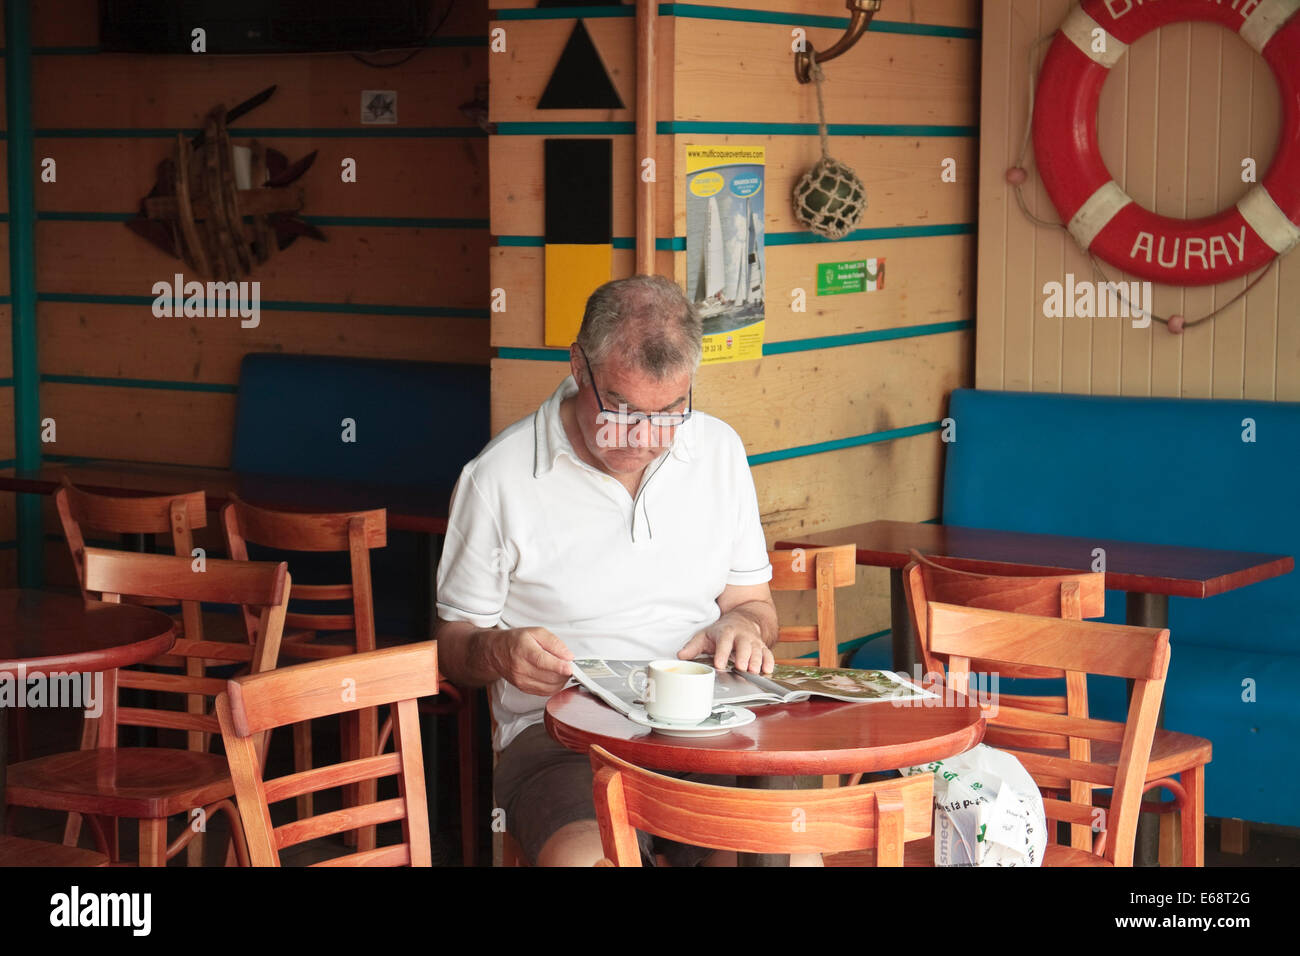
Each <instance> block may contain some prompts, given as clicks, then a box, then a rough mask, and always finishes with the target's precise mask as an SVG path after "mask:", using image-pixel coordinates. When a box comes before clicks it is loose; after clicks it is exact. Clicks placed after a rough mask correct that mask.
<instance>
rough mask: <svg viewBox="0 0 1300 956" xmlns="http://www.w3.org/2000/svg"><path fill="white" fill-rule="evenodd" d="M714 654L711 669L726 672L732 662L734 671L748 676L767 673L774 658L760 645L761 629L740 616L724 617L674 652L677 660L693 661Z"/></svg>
mask: <svg viewBox="0 0 1300 956" xmlns="http://www.w3.org/2000/svg"><path fill="white" fill-rule="evenodd" d="M708 653H712V654H713V666H714V667H716V668H717V669H718V670H726V669H727V661H728V660H734V661H735V665H736V670H738V671H749V672H750V673H751V674H770V673H772V668H773V667H774V666H775V659H774V658H773V657H772V652H771V651H770V650H769V649H768V647H767V645H766V644H764V643H763V635H762V628H760V627H759V625H758V624H757V623H756V622H755V621H753V620H751V619H750V618H748V617H746V616H745V615H743V614H736V613H730V614H724V615H722V617H720V618H718V619H717V620H716V621H714V622H713V623H712V624H710V625H709V626H708V627H706V628H705V629H704V630H702V631H700V632H699V633H698V634H696V635H695V636H694V637H692V638H691V639H690V640H689V641H687V642H686V646H685V647H683V648H682V649H681V650H680V651H678V652H677V657H678V659H679V660H685V661H689V660H693V659H695V658H696V657H698V656H699V655H701V654H708Z"/></svg>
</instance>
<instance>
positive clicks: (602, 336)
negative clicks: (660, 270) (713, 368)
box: [578, 275, 704, 379]
mask: <svg viewBox="0 0 1300 956" xmlns="http://www.w3.org/2000/svg"><path fill="white" fill-rule="evenodd" d="M578 345H580V346H582V350H583V351H584V352H586V353H587V358H589V359H590V360H591V364H592V365H599V364H600V363H601V362H602V361H604V360H605V358H607V357H608V356H609V355H610V353H612V352H613V351H614V350H615V349H617V350H619V351H620V352H622V353H623V355H624V356H625V357H626V358H627V359H628V361H630V362H631V363H632V365H633V366H635V367H636V368H638V369H640V370H642V371H644V372H647V373H648V374H650V375H653V376H654V377H655V378H657V379H664V378H667V377H668V376H670V375H673V374H675V373H680V372H684V371H689V372H691V373H692V374H694V372H695V369H696V368H698V367H699V364H700V358H701V357H702V355H703V352H704V346H703V341H702V326H701V323H700V317H699V316H698V315H697V314H696V312H695V308H694V306H692V305H691V303H690V300H689V299H687V298H686V296H685V295H683V294H682V290H681V289H680V288H678V287H677V283H675V282H673V281H672V280H671V279H668V278H665V277H664V276H645V275H640V276H633V277H632V278H630V279H615V280H614V281H613V282H606V283H605V284H604V285H602V286H601V287H600V288H599V289H597V290H596V291H595V292H593V293H592V294H591V297H590V298H588V299H587V309H586V311H585V312H584V313H583V316H582V328H581V329H579V330H578Z"/></svg>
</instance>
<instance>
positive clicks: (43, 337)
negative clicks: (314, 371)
mask: <svg viewBox="0 0 1300 956" xmlns="http://www.w3.org/2000/svg"><path fill="white" fill-rule="evenodd" d="M487 324H488V322H487V319H483V318H444V317H441V316H427V315H350V314H345V313H330V312H280V311H267V312H263V313H262V322H261V324H260V325H259V326H258V327H257V328H252V329H245V328H241V327H240V324H239V321H238V320H235V321H229V320H226V319H220V318H216V319H207V318H202V319H194V318H189V319H186V318H174V319H167V318H162V319H159V318H155V317H154V316H153V313H152V312H151V311H150V309H149V307H148V306H134V305H124V306H121V305H108V306H105V305H86V304H81V303H62V302H60V303H47V304H45V305H43V306H41V321H40V329H39V331H40V341H39V346H38V351H39V353H40V354H41V355H42V356H43V358H42V362H41V365H42V368H43V370H44V372H45V373H46V374H48V375H84V376H95V377H103V378H128V379H158V378H163V379H166V380H168V381H175V382H204V383H211V384H223V385H234V384H236V383H237V382H238V381H239V363H240V360H241V359H242V358H243V357H244V355H246V354H247V353H249V352H286V353H289V354H310V355H339V356H355V357H358V358H393V357H397V356H400V357H402V358H406V359H413V360H419V361H429V362H460V363H465V364H472V365H486V364H487V361H488V356H489V349H488V344H487V340H486V336H485V335H484V333H485V332H486V329H487ZM105 341H116V342H132V343H134V344H135V346H134V348H132V349H130V350H129V351H118V350H107V349H105V348H104V342H105Z"/></svg>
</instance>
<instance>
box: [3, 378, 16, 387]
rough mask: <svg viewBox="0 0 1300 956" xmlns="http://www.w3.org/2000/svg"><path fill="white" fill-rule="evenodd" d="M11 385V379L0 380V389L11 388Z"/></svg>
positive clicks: (12, 381)
mask: <svg viewBox="0 0 1300 956" xmlns="http://www.w3.org/2000/svg"><path fill="white" fill-rule="evenodd" d="M13 384H14V380H13V379H12V378H0V388H13Z"/></svg>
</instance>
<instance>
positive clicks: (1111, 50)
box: [1061, 0, 1300, 70]
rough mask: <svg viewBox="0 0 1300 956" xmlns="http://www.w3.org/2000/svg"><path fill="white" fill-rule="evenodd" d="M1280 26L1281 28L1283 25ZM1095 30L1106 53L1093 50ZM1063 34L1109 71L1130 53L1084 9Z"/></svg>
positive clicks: (1070, 19)
mask: <svg viewBox="0 0 1300 956" xmlns="http://www.w3.org/2000/svg"><path fill="white" fill-rule="evenodd" d="M1275 2H1294V3H1300V0H1275ZM1278 25H1279V26H1281V24H1278ZM1094 30H1100V31H1101V32H1102V34H1103V36H1102V41H1103V42H1102V44H1101V45H1102V48H1103V50H1104V51H1105V52H1102V53H1098V52H1097V51H1096V50H1094V49H1093V48H1092V44H1093V37H1094V36H1095V34H1094V32H1093V31H1094ZM1061 32H1062V33H1064V34H1065V35H1066V37H1068V38H1069V40H1070V42H1071V43H1073V44H1074V45H1075V46H1077V47H1078V48H1079V50H1080V52H1082V53H1083V55H1084V56H1086V57H1087V58H1088V59H1090V60H1092V61H1093V62H1094V63H1100V64H1101V65H1102V66H1104V67H1105V68H1106V69H1108V70H1109V69H1110V68H1111V67H1112V66H1114V65H1115V64H1116V63H1118V62H1119V60H1120V57H1122V56H1123V55H1124V54H1125V53H1127V52H1128V44H1127V43H1125V42H1124V41H1123V40H1120V39H1117V38H1116V37H1115V36H1114V34H1111V33H1108V32H1107V31H1106V28H1105V27H1103V26H1102V25H1101V24H1100V23H1098V22H1097V21H1096V20H1094V19H1093V18H1092V17H1091V16H1089V15H1088V12H1087V11H1086V10H1084V9H1083V7H1075V8H1074V9H1073V10H1071V11H1070V15H1069V16H1068V17H1066V18H1065V22H1064V23H1062V24H1061ZM1270 36H1271V34H1270Z"/></svg>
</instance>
